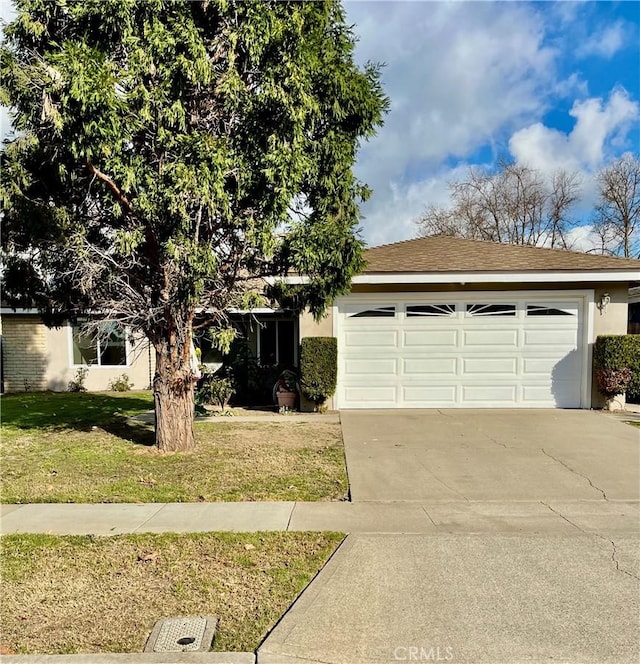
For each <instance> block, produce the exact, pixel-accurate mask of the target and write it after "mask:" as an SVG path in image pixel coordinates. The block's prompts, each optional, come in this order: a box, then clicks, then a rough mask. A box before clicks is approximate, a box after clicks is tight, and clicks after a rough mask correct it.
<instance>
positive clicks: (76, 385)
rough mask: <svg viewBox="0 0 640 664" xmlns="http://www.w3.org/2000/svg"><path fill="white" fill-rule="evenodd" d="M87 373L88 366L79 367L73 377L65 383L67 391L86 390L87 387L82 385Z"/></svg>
mask: <svg viewBox="0 0 640 664" xmlns="http://www.w3.org/2000/svg"><path fill="white" fill-rule="evenodd" d="M88 373H89V369H88V367H79V368H78V370H77V371H76V375H75V377H74V378H73V379H72V380H70V381H69V382H68V383H67V391H69V392H86V391H87V388H86V387H85V386H84V381H85V380H86V378H87V374H88Z"/></svg>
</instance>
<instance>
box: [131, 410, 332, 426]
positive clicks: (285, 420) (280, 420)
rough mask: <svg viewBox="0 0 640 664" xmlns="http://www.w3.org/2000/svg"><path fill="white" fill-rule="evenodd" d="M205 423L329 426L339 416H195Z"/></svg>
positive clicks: (145, 419)
mask: <svg viewBox="0 0 640 664" xmlns="http://www.w3.org/2000/svg"><path fill="white" fill-rule="evenodd" d="M128 421H129V422H132V423H134V424H140V423H144V424H153V423H154V422H155V415H154V413H153V412H148V413H142V414H141V415H135V416H134V417H130V418H129V419H128ZM199 422H207V423H211V422H214V423H221V422H225V423H227V424H229V423H232V422H262V423H264V424H290V423H292V422H295V423H298V424H299V423H300V422H315V423H318V422H324V423H331V424H339V423H340V415H339V414H338V413H287V414H286V415H284V414H281V413H269V414H267V415H233V416H229V417H227V416H225V415H215V416H211V417H201V416H197V417H196V419H195V423H196V424H198V423H199Z"/></svg>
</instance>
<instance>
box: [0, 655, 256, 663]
mask: <svg viewBox="0 0 640 664" xmlns="http://www.w3.org/2000/svg"><path fill="white" fill-rule="evenodd" d="M0 662H2V664H65V663H66V662H69V664H118V663H119V664H255V662H256V655H255V653H252V652H173V653H170V652H166V653H157V652H154V653H91V654H81V655H2V656H0Z"/></svg>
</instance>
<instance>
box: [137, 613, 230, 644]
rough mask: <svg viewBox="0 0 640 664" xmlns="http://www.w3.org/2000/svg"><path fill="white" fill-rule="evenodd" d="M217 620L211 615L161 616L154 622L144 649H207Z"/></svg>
mask: <svg viewBox="0 0 640 664" xmlns="http://www.w3.org/2000/svg"><path fill="white" fill-rule="evenodd" d="M217 622H218V619H217V618H213V617H211V616H192V617H184V616H178V617H176V618H162V619H161V620H158V622H157V623H156V624H155V626H154V628H153V631H152V632H151V636H149V640H148V641H147V645H146V646H145V649H144V651H145V652H198V651H208V650H209V648H211V643H212V641H213V636H214V634H215V630H216V624H217Z"/></svg>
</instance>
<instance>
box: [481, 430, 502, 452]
mask: <svg viewBox="0 0 640 664" xmlns="http://www.w3.org/2000/svg"><path fill="white" fill-rule="evenodd" d="M482 434H483V436H484V437H485V438H488V439H489V440H490V441H491V442H492V443H495V444H496V445H501V446H502V447H504V449H505V450H506V449H507V446H506V445H505V444H504V443H501V442H500V441H499V440H496V439H495V438H492V437H491V436H489V435H488V434H486V433H484V431H483V432H482Z"/></svg>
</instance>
